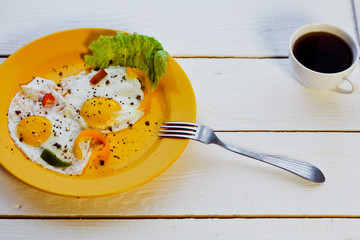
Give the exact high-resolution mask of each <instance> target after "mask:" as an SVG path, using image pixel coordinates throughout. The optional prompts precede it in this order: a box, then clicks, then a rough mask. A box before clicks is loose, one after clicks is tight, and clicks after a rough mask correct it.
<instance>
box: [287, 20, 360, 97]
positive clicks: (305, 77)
mask: <svg viewBox="0 0 360 240" xmlns="http://www.w3.org/2000/svg"><path fill="white" fill-rule="evenodd" d="M312 32H326V33H330V34H333V35H336V36H338V37H340V38H341V39H343V40H344V41H345V42H346V43H347V44H348V45H349V47H350V49H351V51H352V55H353V60H352V64H351V65H350V66H349V67H348V68H347V69H345V70H343V71H340V72H336V73H322V72H317V71H314V70H311V69H309V68H307V67H305V66H304V65H303V64H301V63H300V62H299V61H298V60H297V59H296V57H295V56H294V53H293V47H294V44H295V42H296V40H298V39H299V38H300V37H302V36H304V35H305V34H308V33H312ZM289 52H290V54H289V60H290V66H291V68H292V69H293V71H294V73H295V76H296V78H297V80H298V81H299V82H300V83H302V84H303V85H305V86H307V87H309V88H313V89H318V90H328V89H332V90H334V91H336V92H340V93H352V92H353V91H354V90H355V84H354V83H353V82H352V81H351V80H350V79H349V78H347V76H348V75H349V74H350V73H351V72H352V71H353V70H354V68H355V67H356V65H357V63H358V60H359V46H358V44H357V42H356V40H355V39H354V38H353V37H351V36H350V35H349V34H348V33H346V32H345V31H343V30H342V29H340V28H337V27H335V26H332V25H327V24H309V25H305V26H303V27H301V28H299V29H298V30H296V31H295V32H294V33H293V35H292V36H291V38H290V42H289ZM344 81H347V82H348V83H349V84H350V86H351V89H350V90H348V89H343V88H340V87H339V85H340V84H341V83H343V82H344Z"/></svg>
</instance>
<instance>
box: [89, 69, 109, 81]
mask: <svg viewBox="0 0 360 240" xmlns="http://www.w3.org/2000/svg"><path fill="white" fill-rule="evenodd" d="M106 75H107V72H106V71H105V70H104V69H101V70H100V71H98V72H97V73H96V74H95V75H94V76H93V77H92V78H91V79H90V83H91V84H92V85H95V84H97V83H98V82H100V81H101V80H102V79H103V78H104V77H106Z"/></svg>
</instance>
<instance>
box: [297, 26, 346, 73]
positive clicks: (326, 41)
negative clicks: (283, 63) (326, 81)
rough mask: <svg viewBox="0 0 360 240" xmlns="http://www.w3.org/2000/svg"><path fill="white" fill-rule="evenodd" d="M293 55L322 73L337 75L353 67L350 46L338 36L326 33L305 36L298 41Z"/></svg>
mask: <svg viewBox="0 0 360 240" xmlns="http://www.w3.org/2000/svg"><path fill="white" fill-rule="evenodd" d="M293 53H294V56H295V57H296V59H297V60H298V61H299V62H300V63H301V64H302V65H304V66H305V67H307V68H310V69H311V70H314V71H317V72H321V73H337V72H341V71H344V70H345V69H347V68H348V67H350V66H351V64H352V62H353V54H352V51H351V48H350V46H349V45H348V44H347V43H346V42H345V41H344V40H343V39H341V38H339V37H338V36H335V35H333V34H330V33H326V32H313V33H308V34H305V35H304V36H302V37H300V38H299V39H298V40H296V42H295V44H294V47H293Z"/></svg>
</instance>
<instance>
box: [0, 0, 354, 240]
mask: <svg viewBox="0 0 360 240" xmlns="http://www.w3.org/2000/svg"><path fill="white" fill-rule="evenodd" d="M313 22H320V23H328V24H333V25H336V26H339V27H341V28H343V29H345V30H346V31H348V32H349V33H350V34H351V35H353V36H355V37H356V38H357V39H359V32H358V28H359V27H360V0H317V1H314V0H301V1H293V0H272V1H268V0H243V1H235V0H234V1H230V0H223V1H200V0H191V1H188V0H178V1H166V0H152V1H145V0H142V1H120V0H101V1H99V0H97V1H90V0H82V1H74V0H61V1H46V0H44V1H41V0H31V1H26V0H11V1H6V0H0V57H1V58H0V63H1V62H2V61H4V60H5V59H6V58H7V57H8V56H9V55H11V54H12V53H13V52H14V51H16V50H17V49H19V48H20V47H22V46H23V45H25V44H27V43H29V42H30V41H32V40H35V39H37V38H39V37H42V36H45V35H47V34H50V33H53V32H57V31H60V30H66V29H71V28H80V27H103V28H112V29H119V30H123V31H126V32H137V33H140V34H145V35H151V36H155V37H156V38H157V39H158V40H159V41H160V42H161V43H162V44H163V46H164V48H165V49H166V50H167V51H168V52H169V53H170V54H171V55H172V56H174V57H175V59H176V61H178V63H179V64H180V65H181V66H182V68H183V69H184V71H185V72H186V73H187V75H188V77H189V79H190V80H191V83H192V85H193V88H194V91H195V95H196V99H197V122H199V123H203V124H206V125H209V126H211V127H213V128H214V129H216V130H218V131H219V133H218V135H219V136H220V137H221V138H222V139H223V140H224V141H226V142H229V143H233V144H235V145H239V146H244V147H247V148H251V149H257V150H260V151H262V152H268V153H270V154H281V155H286V156H292V157H295V158H298V159H303V160H306V161H308V162H311V163H313V164H315V165H316V166H318V167H320V168H321V169H322V170H323V172H324V174H325V175H326V178H327V180H326V182H325V183H324V184H315V183H311V182H308V181H306V180H303V179H302V178H299V177H297V176H295V175H292V174H290V173H288V172H286V171H282V170H280V169H277V168H274V167H272V166H269V165H265V164H262V163H259V162H256V161H253V160H251V159H248V158H246V157H242V156H239V155H236V154H233V153H231V152H227V151H226V150H223V149H220V148H219V147H217V146H212V145H210V146H206V145H202V144H201V143H198V142H190V143H189V145H188V147H187V148H186V150H185V151H184V153H183V154H182V155H181V157H180V158H179V159H178V160H177V161H176V163H175V164H174V165H172V166H171V167H170V168H169V169H168V170H167V171H166V172H165V173H163V174H162V175H161V176H159V177H158V178H156V179H155V180H153V181H151V182H150V183H147V184H145V185H143V186H141V187H139V188H137V189H134V190H132V191H129V192H125V193H122V194H118V195H113V196H108V197H100V198H90V199H88V198H80V199H78V198H69V197H61V196H55V195H52V194H48V193H44V192H42V191H39V190H36V189H34V188H32V187H30V186H28V185H26V184H24V183H22V182H20V181H19V180H17V179H16V178H15V177H13V176H12V175H10V174H9V173H7V172H6V171H5V170H4V169H2V168H0V189H1V190H0V239H46V240H48V239H60V238H61V239H271V240H273V239H274V240H275V239H276V240H278V239H302V240H304V239H309V240H310V239H317V240H319V239H321V240H322V239H324V240H325V239H326V240H331V239H334V240H335V239H336V240H338V239H360V147H359V146H360V134H359V133H360V90H359V89H357V90H356V91H355V93H353V94H350V95H345V94H338V93H335V92H332V91H315V90H311V89H308V88H305V87H303V86H302V85H300V84H299V83H298V82H297V81H296V80H295V78H294V76H293V74H292V72H291V70H290V68H289V65H288V57H287V56H288V49H287V47H288V40H289V37H290V35H291V33H292V32H293V31H294V30H296V29H297V28H298V27H300V26H302V25H304V24H307V23H313ZM351 77H352V79H353V80H354V81H355V82H357V83H359V82H360V71H359V69H356V70H355V72H354V73H353V74H352V76H351ZM1 81H5V80H4V79H1ZM3 117H4V116H3Z"/></svg>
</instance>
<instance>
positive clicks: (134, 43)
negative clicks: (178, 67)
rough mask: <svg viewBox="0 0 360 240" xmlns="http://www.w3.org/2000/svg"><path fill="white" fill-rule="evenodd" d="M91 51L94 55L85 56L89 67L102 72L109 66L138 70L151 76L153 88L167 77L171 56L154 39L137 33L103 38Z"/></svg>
mask: <svg viewBox="0 0 360 240" xmlns="http://www.w3.org/2000/svg"><path fill="white" fill-rule="evenodd" d="M89 49H90V50H91V51H92V53H93V55H85V63H86V64H87V65H90V66H93V67H94V68H100V69H104V68H107V67H108V66H110V65H120V66H126V67H136V68H139V69H141V70H143V71H144V72H145V73H146V74H147V75H148V76H149V78H150V83H151V88H152V89H154V88H155V87H156V85H157V84H158V83H159V81H160V79H161V78H162V77H163V76H165V74H166V71H165V70H166V66H167V60H168V59H169V57H170V55H169V54H168V53H167V52H166V51H165V50H164V49H163V47H162V45H161V43H159V42H158V41H157V40H156V39H155V38H153V37H148V36H144V35H139V34H137V33H134V34H132V35H125V34H124V33H118V34H117V36H100V37H99V38H98V39H97V40H95V41H93V42H92V43H91V44H90V46H89Z"/></svg>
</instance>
